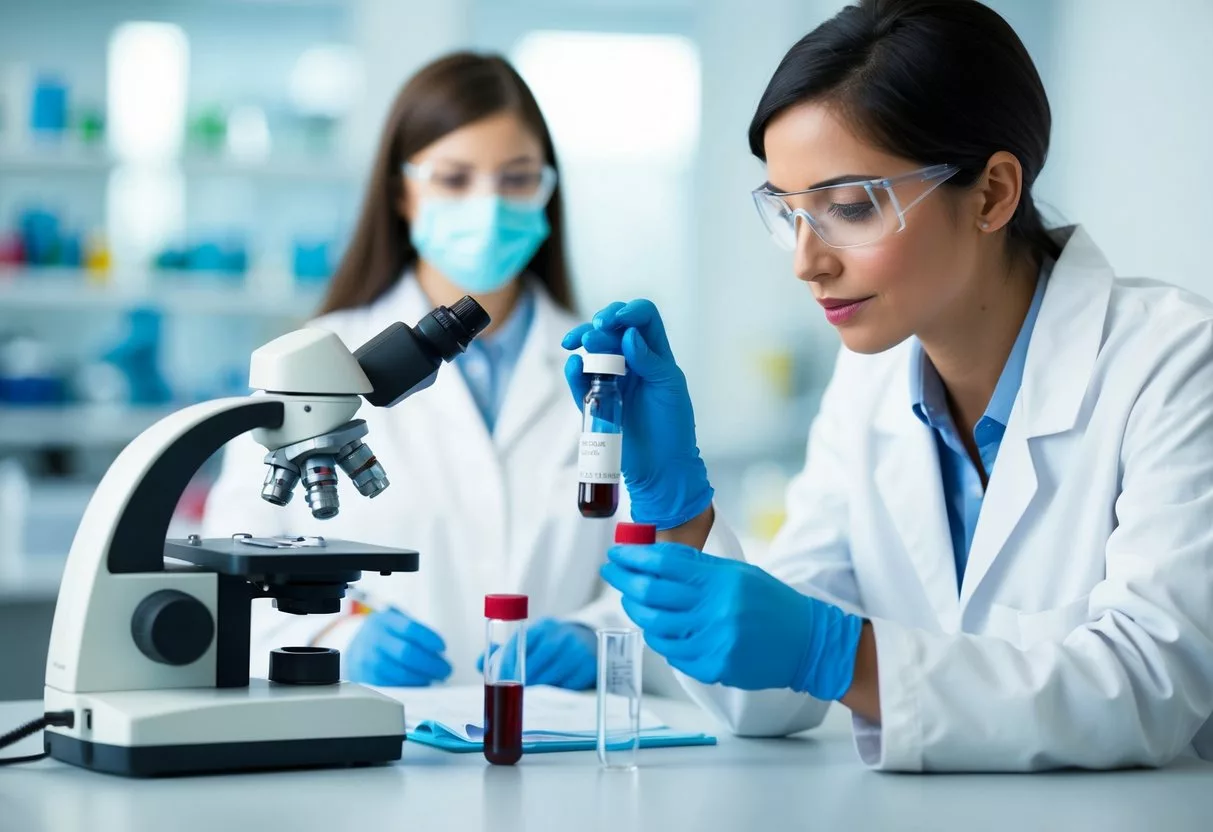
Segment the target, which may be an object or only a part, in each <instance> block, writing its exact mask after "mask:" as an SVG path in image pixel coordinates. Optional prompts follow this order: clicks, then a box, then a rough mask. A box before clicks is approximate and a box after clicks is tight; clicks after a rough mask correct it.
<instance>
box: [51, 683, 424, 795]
mask: <svg viewBox="0 0 1213 832" xmlns="http://www.w3.org/2000/svg"><path fill="white" fill-rule="evenodd" d="M46 710H48V711H62V710H71V711H73V712H74V713H75V715H76V724H75V725H74V726H73V727H72V728H50V729H47V731H46V750H47V751H48V752H49V753H50V755H51V756H52V757H54V758H55V759H58V760H62V761H63V762H65V763H71V764H72V765H77V766H81V767H83V768H88V769H92V770H94V771H103V772H107V773H110V774H121V775H126V776H129V777H157V776H163V775H174V774H202V773H221V772H232V771H249V770H255V769H282V768H303V767H315V766H356V765H370V764H373V763H387V762H392V761H394V760H399V759H400V756H401V751H402V743H403V741H404V734H405V732H404V707H403V706H402V705H401V704H400V703H399V702H397V701H395V700H394V699H391V698H390V697H387V696H384V695H383V694H381V693H377V692H375V691H373V690H371V689H369V688H366V687H363V686H361V685H355V684H351V683H349V682H341V683H338V684H336V685H323V686H315V687H304V686H296V685H279V684H274V683H271V682H267V681H266V680H264V679H252V680H250V683H249V687H248V688H224V689H217V688H197V689H173V690H159V691H116V692H107V693H79V694H69V693H63V692H62V691H58V690H55V689H54V688H49V687H48V688H47V689H46Z"/></svg>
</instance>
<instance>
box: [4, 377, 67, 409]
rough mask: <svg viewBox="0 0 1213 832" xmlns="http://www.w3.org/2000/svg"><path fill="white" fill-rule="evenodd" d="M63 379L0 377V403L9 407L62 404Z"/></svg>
mask: <svg viewBox="0 0 1213 832" xmlns="http://www.w3.org/2000/svg"><path fill="white" fill-rule="evenodd" d="M65 393H66V386H65V385H64V383H63V379H60V378H56V377H55V376H17V377H14V378H4V377H2V376H0V402H4V403H5V404H11V405H30V406H32V405H40V404H62V403H63V402H64V400H65V399H66V395H65Z"/></svg>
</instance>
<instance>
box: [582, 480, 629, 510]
mask: <svg viewBox="0 0 1213 832" xmlns="http://www.w3.org/2000/svg"><path fill="white" fill-rule="evenodd" d="M577 508H578V509H580V511H581V516H582V517H614V516H615V509H617V508H619V485H618V484H616V483H606V482H583V483H581V484H580V485H579V486H578V488H577Z"/></svg>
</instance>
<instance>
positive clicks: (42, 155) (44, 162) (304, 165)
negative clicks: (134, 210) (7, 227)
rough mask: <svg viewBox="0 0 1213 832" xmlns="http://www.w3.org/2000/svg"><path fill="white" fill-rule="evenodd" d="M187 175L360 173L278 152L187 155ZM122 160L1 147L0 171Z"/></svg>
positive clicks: (311, 179) (291, 178)
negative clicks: (258, 156)
mask: <svg viewBox="0 0 1213 832" xmlns="http://www.w3.org/2000/svg"><path fill="white" fill-rule="evenodd" d="M177 164H178V165H179V166H180V168H181V170H182V172H184V173H185V174H186V175H187V176H200V177H201V176H208V177H209V176H230V177H236V178H246V179H259V180H268V181H271V182H273V181H277V182H285V183H290V182H297V183H303V184H307V183H329V184H336V185H355V184H357V182H358V174H357V172H356V171H355V169H354V168H353V167H352V166H351V165H349V164H346V163H344V162H341V161H336V160H334V159H332V158H329V157H309V156H303V155H300V156H296V157H290V156H279V157H270V158H268V159H264V160H260V161H253V160H240V159H234V158H231V157H226V156H204V155H187V156H184V157H182V158H181V159H179V160H177ZM118 165H119V161H118V160H117V159H115V158H114V157H113V156H112V155H110V154H109V153H108V152H107V151H105V150H103V149H90V148H79V147H71V146H67V147H31V148H21V149H12V148H10V149H3V150H0V174H10V175H16V174H86V173H87V174H108V173H109V172H110V171H111V170H113V169H114V168H116V167H117V166H118Z"/></svg>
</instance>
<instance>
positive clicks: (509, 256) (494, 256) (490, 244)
mask: <svg viewBox="0 0 1213 832" xmlns="http://www.w3.org/2000/svg"><path fill="white" fill-rule="evenodd" d="M549 231H550V229H549V227H548V219H547V214H546V213H544V206H542V205H534V204H526V203H519V202H511V201H509V200H505V199H502V198H501V197H500V196H496V195H493V196H478V197H469V198H465V199H427V200H424V201H423V202H422V203H421V210H420V211H419V212H418V215H417V221H416V222H414V223H413V226H412V234H411V236H412V241H413V245H414V246H415V247H416V248H417V251H418V253H419V254H420V255H421V257H422V258H424V259H425V260H426V261H428V262H429V263H430V265H432V266H434V268H436V269H438V271H440V272H442V273H443V274H444V275H446V277H448V278H450V279H451V280H452V281H453V282H454V283H456V284H457V285H458V286H459V288H461V289H463V290H464V291H466V292H468V293H470V294H485V293H488V292H495V291H497V290H498V289H501V288H502V287H504V286H505V285H506V284H507V283H509V282H510V281H511V280H513V279H514V278H515V277H516V276H517V275H518V273H519V272H521V271H522V270H523V269H524V268H525V267H526V264H527V263H529V262H531V258H532V257H534V256H535V252H536V251H538V250H539V246H541V245H543V241H544V240H546V239H547V238H548V233H549Z"/></svg>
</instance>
